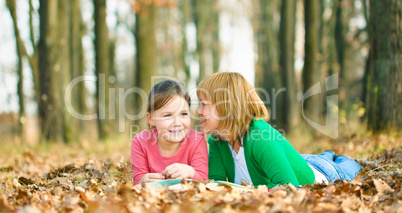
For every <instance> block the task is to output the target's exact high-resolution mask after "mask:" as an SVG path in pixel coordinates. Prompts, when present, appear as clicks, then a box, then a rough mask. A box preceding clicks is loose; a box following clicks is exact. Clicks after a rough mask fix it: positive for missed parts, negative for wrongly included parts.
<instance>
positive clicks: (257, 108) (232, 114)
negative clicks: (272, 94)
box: [197, 72, 269, 143]
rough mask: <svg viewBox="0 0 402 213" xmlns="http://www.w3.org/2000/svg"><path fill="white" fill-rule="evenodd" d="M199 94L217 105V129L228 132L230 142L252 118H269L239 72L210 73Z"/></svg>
mask: <svg viewBox="0 0 402 213" xmlns="http://www.w3.org/2000/svg"><path fill="white" fill-rule="evenodd" d="M197 96H198V98H200V97H201V96H203V97H204V98H205V100H207V101H210V102H211V104H214V105H215V106H216V109H217V111H218V115H219V119H220V122H219V127H218V131H219V132H221V133H223V131H227V132H226V133H229V138H230V141H228V142H229V143H232V142H235V141H236V140H240V138H241V137H242V136H243V135H244V134H245V133H247V132H248V130H249V125H250V123H251V121H252V120H253V119H256V120H258V119H263V120H265V121H268V119H269V113H268V110H267V108H266V107H265V105H264V103H263V102H262V100H261V98H260V97H259V96H258V94H257V92H256V91H255V89H254V88H253V86H251V84H250V83H249V82H248V81H247V80H246V79H245V78H244V77H243V76H242V75H241V74H240V73H235V72H222V73H215V74H213V75H211V76H209V77H208V78H206V79H204V80H203V81H201V82H200V83H199V84H198V87H197ZM218 135H219V134H218Z"/></svg>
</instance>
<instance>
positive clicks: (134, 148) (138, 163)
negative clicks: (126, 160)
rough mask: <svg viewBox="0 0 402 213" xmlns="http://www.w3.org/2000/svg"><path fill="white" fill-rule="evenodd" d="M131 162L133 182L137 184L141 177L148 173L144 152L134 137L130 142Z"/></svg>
mask: <svg viewBox="0 0 402 213" xmlns="http://www.w3.org/2000/svg"><path fill="white" fill-rule="evenodd" d="M131 164H132V165H133V175H134V184H135V185H136V184H139V183H140V181H141V179H142V177H143V176H144V175H146V174H147V173H149V168H148V161H147V158H146V154H145V152H144V150H143V149H142V147H141V145H140V142H139V141H138V139H137V138H136V137H134V138H133V141H132V142H131Z"/></svg>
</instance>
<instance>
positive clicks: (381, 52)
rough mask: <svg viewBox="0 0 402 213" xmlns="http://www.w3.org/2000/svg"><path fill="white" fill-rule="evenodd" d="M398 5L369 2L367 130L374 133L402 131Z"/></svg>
mask: <svg viewBox="0 0 402 213" xmlns="http://www.w3.org/2000/svg"><path fill="white" fill-rule="evenodd" d="M401 19H402V4H401V3H400V1H399V0H383V1H376V0H371V1H370V22H369V27H370V28H369V37H370V47H371V50H370V56H369V57H370V61H369V62H370V64H369V69H370V80H369V82H370V85H369V86H370V105H369V106H368V110H369V117H368V118H369V119H368V127H369V128H370V129H372V130H373V131H374V132H377V131H387V132H389V131H392V130H399V131H400V130H401V128H402V90H401V85H400V84H401V82H402V79H401V73H402V66H401V61H402V45H401V42H402V38H401V35H402V34H401V33H402V25H401Z"/></svg>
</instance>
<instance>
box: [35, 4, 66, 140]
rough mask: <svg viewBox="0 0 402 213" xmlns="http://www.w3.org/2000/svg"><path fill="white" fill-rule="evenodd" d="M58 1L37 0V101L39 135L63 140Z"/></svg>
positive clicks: (49, 138)
mask: <svg viewBox="0 0 402 213" xmlns="http://www.w3.org/2000/svg"><path fill="white" fill-rule="evenodd" d="M58 8H59V4H58V1H57V0H40V8H39V14H40V40H39V48H38V50H39V70H40V77H39V79H40V84H39V87H40V101H39V117H40V124H41V129H42V136H43V137H44V138H45V139H47V140H50V141H65V138H64V116H63V105H62V96H60V89H59V88H60V82H61V80H60V78H61V72H62V70H61V68H62V67H61V66H62V64H60V57H61V52H60V49H59V48H60V42H67V41H65V40H60V37H59V25H60V22H59V16H58V12H59V10H58Z"/></svg>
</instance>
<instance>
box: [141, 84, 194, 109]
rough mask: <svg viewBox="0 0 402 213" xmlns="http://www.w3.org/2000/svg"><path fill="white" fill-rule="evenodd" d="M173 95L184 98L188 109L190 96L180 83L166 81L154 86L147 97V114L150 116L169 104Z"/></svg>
mask: <svg viewBox="0 0 402 213" xmlns="http://www.w3.org/2000/svg"><path fill="white" fill-rule="evenodd" d="M175 95H179V96H181V97H182V98H184V99H185V100H186V102H187V103H188V106H189V107H190V104H191V99H190V96H189V95H188V93H187V91H186V89H185V88H184V85H183V84H182V83H181V82H179V81H175V80H166V81H162V82H160V83H157V84H155V86H154V87H152V89H151V91H150V92H149V95H148V106H147V112H149V113H151V114H152V113H153V112H155V111H156V110H158V109H160V108H162V107H163V106H165V105H166V104H167V103H169V101H170V100H171V99H172V98H173V96H175Z"/></svg>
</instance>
